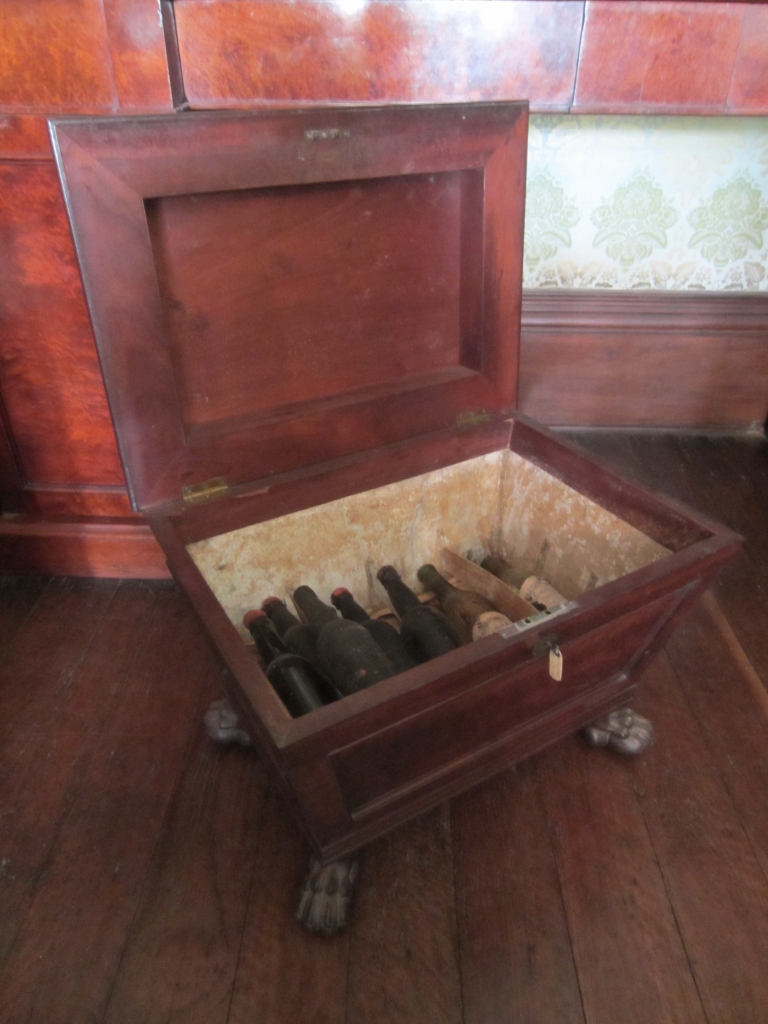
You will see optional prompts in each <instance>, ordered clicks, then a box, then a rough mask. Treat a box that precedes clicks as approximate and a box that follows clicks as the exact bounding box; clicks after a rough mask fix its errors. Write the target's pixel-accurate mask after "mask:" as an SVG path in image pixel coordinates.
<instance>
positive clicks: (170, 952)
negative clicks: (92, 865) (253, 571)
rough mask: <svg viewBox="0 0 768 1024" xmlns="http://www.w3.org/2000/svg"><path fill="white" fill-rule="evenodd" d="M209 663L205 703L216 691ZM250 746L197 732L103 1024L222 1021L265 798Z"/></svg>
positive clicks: (261, 776) (229, 995)
mask: <svg viewBox="0 0 768 1024" xmlns="http://www.w3.org/2000/svg"><path fill="white" fill-rule="evenodd" d="M217 684H219V685H220V680H219V679H217V678H216V669H215V668H214V669H213V674H212V675H211V677H209V680H208V691H207V693H206V699H208V700H214V699H218V698H219V697H220V693H219V692H218V686H217ZM266 791H267V780H266V775H265V773H264V771H263V770H262V769H261V767H260V766H259V764H258V762H257V761H256V758H255V755H254V754H253V752H252V751H250V750H245V749H244V748H243V747H240V746H231V747H217V746H215V745H214V744H212V743H211V742H210V741H209V739H208V737H207V736H206V734H205V732H204V731H203V729H198V730H197V732H196V735H195V739H194V743H193V746H192V750H191V756H190V758H189V759H188V761H187V762H186V763H185V765H184V766H183V769H182V777H181V785H180V788H179V791H178V792H177V794H176V797H175V799H174V801H173V805H172V807H171V809H170V812H169V815H168V818H167V820H166V822H165V823H164V826H163V829H162V832H161V835H160V839H159V841H158V844H157V849H156V850H155V855H154V858H153V861H152V865H151V867H150V870H149V877H148V880H147V882H146V884H145V886H144V889H143V892H142V896H141V901H140V903H139V907H138V910H137V912H136V916H135V918H134V920H133V923H132V925H131V928H130V931H129V933H128V939H127V942H126V946H125V950H124V952H123V955H122V958H121V961H120V967H119V970H118V972H117V977H116V979H115V983H114V986H113V988H112V991H111V994H110V998H109V1005H108V1008H107V1014H106V1021H107V1022H108V1024H164V1022H166V1021H169V1020H172V1021H174V1022H175V1024H224V1022H226V1020H227V1017H228V1016H229V1008H230V1003H231V1000H232V992H233V988H234V983H235V972H236V969H237V963H238V958H239V955H240V942H241V938H242V934H243V924H244V921H245V912H246V906H247V902H248V894H249V891H250V887H251V880H252V876H253V871H254V860H255V855H256V844H257V842H258V835H259V827H260V824H261V816H262V811H263V806H264V800H265V798H266Z"/></svg>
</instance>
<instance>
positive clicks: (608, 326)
mask: <svg viewBox="0 0 768 1024" xmlns="http://www.w3.org/2000/svg"><path fill="white" fill-rule="evenodd" d="M766 346H768V297H766V296H764V295H758V294H755V293H751V294H750V293H744V292H742V293H734V292H730V293H727V294H723V293H721V294H718V295H712V294H711V293H710V294H706V293H702V292H698V293H695V292H686V293H680V292H677V293H664V292H661V293H659V292H651V291H648V292H642V293H638V292H611V291H607V290H606V291H568V290H564V289H563V290H556V289H549V290H543V289H541V290H536V291H534V290H531V291H526V292H525V293H524V297H523V326H522V343H521V359H520V389H519V396H520V397H519V405H520V408H521V409H522V411H523V412H525V413H528V414H529V415H530V416H534V417H535V418H536V419H538V420H541V421H542V422H544V423H549V424H563V425H577V424H578V425H583V426H590V425H592V426H662V425H667V426H679V427H703V426H707V427H729V428H732V427H733V428H742V429H743V428H745V427H749V426H752V425H754V424H758V425H759V424H762V423H763V422H764V421H765V419H766V416H768V363H766V359H765V352H766Z"/></svg>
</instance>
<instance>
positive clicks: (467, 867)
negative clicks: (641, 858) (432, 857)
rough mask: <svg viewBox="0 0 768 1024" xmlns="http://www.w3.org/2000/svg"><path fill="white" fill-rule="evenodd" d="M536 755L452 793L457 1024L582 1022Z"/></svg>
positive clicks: (540, 773) (581, 1010) (539, 759)
mask: <svg viewBox="0 0 768 1024" xmlns="http://www.w3.org/2000/svg"><path fill="white" fill-rule="evenodd" d="M544 759H545V758H544ZM542 760H543V759H542V758H537V759H534V760H532V761H528V762H525V763H524V764H521V765H519V766H518V767H517V768H516V769H513V770H512V771H509V772H505V773H504V774H503V775H501V776H499V777H498V778H496V779H493V780H492V781H491V782H489V783H486V784H485V785H484V786H481V787H480V788H479V789H476V790H474V791H473V792H471V793H467V794H465V795H464V796H462V797H460V798H459V799H457V800H454V801H453V808H452V810H453V842H454V851H455V863H456V888H457V892H456V901H457V910H458V921H459V941H460V949H461V963H462V985H463V991H464V1019H465V1021H466V1024H518V1022H525V1024H535V1022H538V1021H556V1022H557V1024H583V1022H584V1011H583V1008H582V1004H581V992H580V989H579V983H578V979H577V977H576V967H575V964H574V960H573V951H572V949H571V938H570V933H569V931H568V922H567V920H566V915H565V908H564V906H563V900H562V894H561V891H560V880H559V878H558V874H557V867H556V865H555V859H554V854H553V851H552V843H551V839H550V833H549V826H548V823H547V818H546V812H545V809H544V804H543V799H542V785H541V783H542V771H541V764H542Z"/></svg>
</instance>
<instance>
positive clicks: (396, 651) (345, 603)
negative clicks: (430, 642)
mask: <svg viewBox="0 0 768 1024" xmlns="http://www.w3.org/2000/svg"><path fill="white" fill-rule="evenodd" d="M331 602H332V603H333V605H334V606H335V607H336V608H338V610H339V611H340V612H341V614H342V615H343V616H344V618H345V619H349V621H350V622H359V623H360V625H361V626H362V627H363V629H367V630H368V632H369V633H370V634H371V636H372V637H373V639H374V640H375V641H376V643H377V644H378V645H379V647H380V648H381V649H382V651H384V653H385V654H386V656H387V657H388V658H389V660H390V661H391V662H392V664H393V665H394V667H395V672H406V671H407V670H408V669H409V668H413V667H414V666H415V665H417V664H418V662H417V661H416V659H415V658H414V657H412V656H411V655H410V654H409V653H408V648H407V647H406V646H405V644H404V642H403V640H402V638H401V636H400V634H399V633H398V632H397V630H396V629H395V627H394V626H391V625H390V624H389V623H388V622H381V621H380V620H379V619H372V618H371V617H370V615H369V614H368V612H367V611H366V610H365V609H364V608H361V607H360V605H359V604H358V603H357V601H356V600H355V599H354V597H353V596H352V594H351V593H350V592H349V591H348V590H347V588H346V587H339V588H338V589H336V590H334V592H333V593H332V594H331Z"/></svg>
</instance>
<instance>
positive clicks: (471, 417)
mask: <svg viewBox="0 0 768 1024" xmlns="http://www.w3.org/2000/svg"><path fill="white" fill-rule="evenodd" d="M492 419H493V416H491V414H490V413H489V412H486V411H485V409H475V410H473V411H472V412H460V413H459V415H458V416H457V417H456V426H457V427H476V426H477V425H478V424H479V423H490V422H491V420H492Z"/></svg>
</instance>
